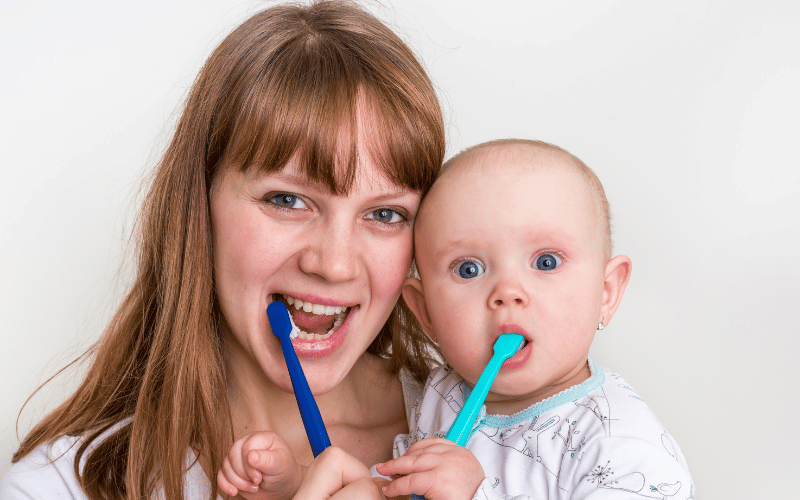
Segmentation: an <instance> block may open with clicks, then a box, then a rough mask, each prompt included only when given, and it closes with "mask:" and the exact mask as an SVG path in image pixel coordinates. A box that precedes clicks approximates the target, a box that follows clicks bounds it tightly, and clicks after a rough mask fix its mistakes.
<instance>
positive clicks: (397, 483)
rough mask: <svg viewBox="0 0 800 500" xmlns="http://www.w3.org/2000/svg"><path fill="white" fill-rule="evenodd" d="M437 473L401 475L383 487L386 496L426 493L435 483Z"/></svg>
mask: <svg viewBox="0 0 800 500" xmlns="http://www.w3.org/2000/svg"><path fill="white" fill-rule="evenodd" d="M435 478H436V475H435V474H434V473H433V472H430V471H427V472H418V473H414V474H409V475H407V476H403V477H399V478H397V479H395V480H393V481H390V482H387V483H385V484H384V485H383V487H382V488H381V491H382V492H383V494H384V495H385V496H386V497H396V496H398V495H410V494H412V493H416V494H417V495H425V494H427V493H428V491H429V490H430V489H431V487H432V486H433V484H434V481H435Z"/></svg>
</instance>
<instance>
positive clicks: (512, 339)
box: [494, 333, 525, 360]
mask: <svg viewBox="0 0 800 500" xmlns="http://www.w3.org/2000/svg"><path fill="white" fill-rule="evenodd" d="M523 340H525V338H524V337H523V336H522V335H520V334H519V333H504V334H502V335H500V336H499V337H497V340H495V342H494V355H495V356H500V358H501V359H503V360H506V359H508V358H510V357H511V356H513V355H514V354H516V352H517V351H519V350H520V349H521V348H522V344H523Z"/></svg>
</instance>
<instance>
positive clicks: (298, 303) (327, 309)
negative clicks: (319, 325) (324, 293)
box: [283, 295, 347, 316]
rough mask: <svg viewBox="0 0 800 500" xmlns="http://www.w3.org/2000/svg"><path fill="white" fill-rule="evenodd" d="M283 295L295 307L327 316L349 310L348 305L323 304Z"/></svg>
mask: <svg viewBox="0 0 800 500" xmlns="http://www.w3.org/2000/svg"><path fill="white" fill-rule="evenodd" d="M283 297H284V298H285V299H286V303H287V304H289V305H290V306H294V308H295V309H302V310H303V311H305V312H307V313H311V314H324V315H325V316H330V315H331V314H341V313H343V312H344V311H346V310H347V308H346V307H340V306H323V305H322V304H312V303H311V302H303V301H302V300H300V299H296V298H294V297H292V296H290V295H284V296H283Z"/></svg>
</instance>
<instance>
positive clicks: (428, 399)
mask: <svg viewBox="0 0 800 500" xmlns="http://www.w3.org/2000/svg"><path fill="white" fill-rule="evenodd" d="M589 366H590V369H591V372H592V375H591V377H590V378H589V379H588V380H586V381H585V382H583V383H581V384H579V385H576V386H573V387H571V388H569V389H567V390H565V391H563V392H561V393H559V394H556V395H555V396H552V397H551V398H549V399H546V400H544V401H542V402H540V403H536V404H535V405H533V406H531V407H529V408H527V409H525V410H523V411H521V412H519V413H516V414H514V415H487V414H486V407H485V406H484V408H483V409H482V410H481V413H480V416H479V417H478V419H477V422H476V424H475V426H474V428H473V429H472V432H471V433H470V436H469V439H468V441H467V445H466V447H467V449H468V450H469V451H471V452H472V453H473V454H474V455H475V456H476V457H477V459H478V461H479V462H480V464H481V466H482V467H483V470H484V473H485V478H484V479H483V481H482V482H481V484H480V487H479V488H478V491H477V493H476V494H475V496H474V498H475V499H479V500H488V499H500V498H503V499H506V500H510V499H514V500H522V499H527V498H532V499H533V498H536V499H545V498H547V499H572V500H578V499H589V500H600V499H623V498H629V499H638V498H659V499H669V500H673V499H674V500H678V499H693V498H694V484H693V482H692V478H691V475H690V474H689V468H688V466H687V464H686V460H685V459H684V457H683V454H682V453H681V451H680V449H679V448H678V444H677V443H676V442H675V440H674V439H672V436H670V435H669V433H668V432H667V431H666V429H664V427H663V426H662V425H661V423H660V422H659V421H658V419H657V418H656V416H655V414H653V412H652V411H651V410H650V408H649V407H648V406H647V405H646V404H645V402H644V401H642V399H641V398H640V397H639V395H638V394H637V393H636V391H634V390H633V388H632V387H631V386H630V385H628V383H627V382H626V381H625V380H624V379H623V378H622V377H620V376H619V375H617V374H615V373H612V372H610V371H608V370H605V369H603V368H601V367H599V366H598V365H597V364H595V362H594V361H593V360H589ZM469 392H470V388H469V387H468V386H467V384H466V382H465V381H464V379H462V378H461V377H460V376H459V375H458V374H456V373H455V372H454V371H453V369H452V368H451V367H450V366H449V365H443V366H441V367H439V368H437V369H436V370H435V371H434V372H433V373H431V376H430V377H429V378H428V380H427V382H426V384H425V388H424V392H423V395H422V398H421V399H419V400H417V402H416V403H415V404H414V405H413V406H412V407H411V408H408V412H409V429H410V431H409V434H401V435H399V436H397V437H396V438H395V443H394V456H395V458H396V457H399V456H401V455H402V454H403V453H405V451H406V450H408V448H409V447H410V446H411V445H412V444H414V443H415V442H416V441H418V440H420V439H423V438H430V437H444V436H445V434H447V431H448V430H449V428H450V425H451V424H452V423H453V421H454V420H455V418H456V415H457V414H458V412H459V410H461V407H462V406H463V405H464V402H465V401H466V398H467V397H468V396H469Z"/></svg>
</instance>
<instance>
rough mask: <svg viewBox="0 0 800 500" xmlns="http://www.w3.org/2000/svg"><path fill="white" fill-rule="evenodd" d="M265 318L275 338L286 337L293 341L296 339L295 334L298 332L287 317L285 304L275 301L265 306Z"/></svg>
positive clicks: (290, 318)
mask: <svg viewBox="0 0 800 500" xmlns="http://www.w3.org/2000/svg"><path fill="white" fill-rule="evenodd" d="M267 317H268V318H269V324H270V326H271V327H272V333H273V334H275V336H276V337H278V338H281V337H284V336H285V337H287V338H290V339H293V338H295V337H297V332H299V331H300V329H299V328H297V325H295V324H294V321H292V317H291V316H290V315H289V310H288V309H286V304H284V303H283V302H279V301H275V302H272V303H271V304H270V305H268V306H267Z"/></svg>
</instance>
